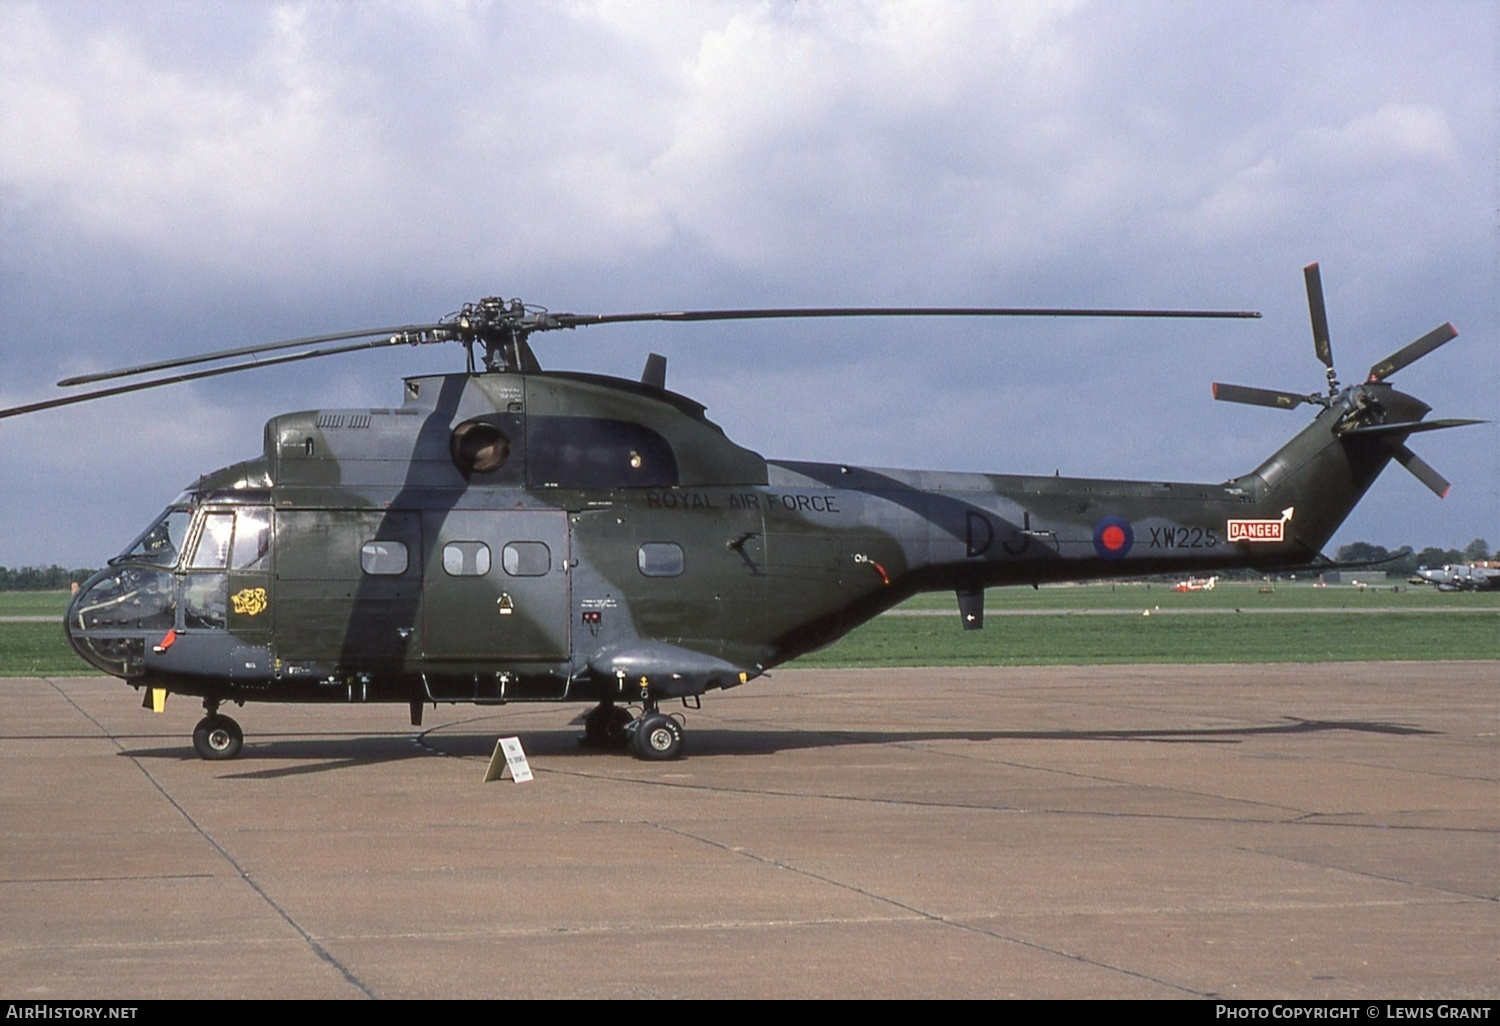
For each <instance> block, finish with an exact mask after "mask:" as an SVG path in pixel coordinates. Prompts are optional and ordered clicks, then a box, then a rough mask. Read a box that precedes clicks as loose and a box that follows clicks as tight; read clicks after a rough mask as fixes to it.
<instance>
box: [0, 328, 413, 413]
mask: <svg viewBox="0 0 1500 1026" xmlns="http://www.w3.org/2000/svg"><path fill="white" fill-rule="evenodd" d="M405 344H407V343H406V340H405V339H402V338H400V337H399V336H395V337H388V338H378V339H372V340H370V341H366V342H356V343H354V344H353V345H347V346H334V347H333V348H332V349H313V350H309V351H308V352H305V353H292V354H291V355H289V356H273V357H271V358H270V359H267V360H252V361H251V362H249V363H237V364H234V365H233V366H229V367H213V368H210V369H209V370H201V371H190V372H188V373H186V374H174V375H172V376H171V377H166V378H153V379H152V380H150V381H137V382H134V383H132V384H129V385H116V386H114V387H113V388H101V389H99V390H97V391H94V392H83V393H81V394H78V395H70V396H65V397H63V398H61V399H48V400H45V401H43V402H39V403H28V404H27V405H25V406H12V407H11V408H10V409H8V410H0V420H3V419H5V418H6V417H18V416H20V415H21V414H23V413H36V412H38V411H40V410H50V409H52V408H54V407H57V406H71V405H73V404H74V403H83V402H88V401H89V400H90V399H103V398H105V397H106V396H111V395H124V394H125V393H126V392H140V391H143V390H145V389H148V388H157V387H159V386H161V385H175V384H178V383H179V382H183V381H196V380H198V379H199V378H212V377H217V376H218V375H220V374H233V373H234V372H235V371H242V370H253V369H254V368H256V367H274V366H276V365H277V364H279V363H295V362H296V361H298V360H311V359H313V358H314V357H317V356H334V355H336V354H338V353H352V352H356V351H358V350H361V349H375V348H378V347H380V346H390V345H405Z"/></svg>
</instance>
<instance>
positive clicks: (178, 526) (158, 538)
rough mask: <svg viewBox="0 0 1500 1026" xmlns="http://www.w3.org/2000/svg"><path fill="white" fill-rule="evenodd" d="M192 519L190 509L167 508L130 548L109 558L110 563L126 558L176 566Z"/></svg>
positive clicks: (140, 561) (158, 564)
mask: <svg viewBox="0 0 1500 1026" xmlns="http://www.w3.org/2000/svg"><path fill="white" fill-rule="evenodd" d="M192 519H193V514H192V512H191V511H190V510H185V509H169V510H167V511H166V512H165V513H163V514H162V515H161V518H160V519H158V520H157V521H156V522H155V523H154V524H152V525H151V526H150V527H148V528H146V530H145V533H143V534H142V535H141V536H140V537H139V538H137V539H136V540H135V541H134V542H133V543H132V544H131V546H130V548H128V549H126V550H125V551H124V552H122V553H120V555H118V556H116V557H115V558H114V559H112V560H110V563H118V562H121V561H123V560H127V559H128V560H132V561H134V562H139V563H154V564H156V565H157V566H176V565H177V556H178V553H180V552H181V551H182V542H183V539H185V538H186V537H187V529H188V524H189V523H191V522H192Z"/></svg>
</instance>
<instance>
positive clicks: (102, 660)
mask: <svg viewBox="0 0 1500 1026" xmlns="http://www.w3.org/2000/svg"><path fill="white" fill-rule="evenodd" d="M176 606H177V604H176V599H175V589H174V587H173V580H172V575H171V573H169V572H167V571H165V570H157V569H153V568H149V567H141V566H119V567H110V568H109V569H107V570H102V571H100V572H99V573H97V574H95V575H94V576H93V577H90V578H89V579H88V580H87V581H85V582H84V583H83V585H82V586H81V587H80V588H79V589H78V591H77V593H76V594H74V596H73V598H72V600H71V601H69V603H68V612H67V616H66V619H65V620H64V622H63V629H64V630H65V631H66V632H67V635H68V641H69V643H70V644H72V646H73V650H74V651H75V652H77V653H78V654H79V655H80V656H81V657H83V659H84V660H85V661H87V662H89V663H91V664H92V665H94V666H96V667H98V668H99V669H101V670H103V671H104V672H105V673H108V674H110V675H111V676H115V677H126V678H128V677H138V676H140V675H141V674H142V673H144V672H145V657H146V644H147V640H148V639H149V638H156V637H160V636H161V635H162V634H163V633H164V632H166V631H168V630H170V629H171V628H172V625H173V623H174V621H175V619H176Z"/></svg>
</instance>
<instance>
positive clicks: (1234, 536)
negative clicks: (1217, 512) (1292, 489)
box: [1226, 506, 1296, 542]
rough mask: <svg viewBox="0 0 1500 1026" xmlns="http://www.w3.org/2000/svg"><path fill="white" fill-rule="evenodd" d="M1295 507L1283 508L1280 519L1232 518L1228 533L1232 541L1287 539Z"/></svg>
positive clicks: (1276, 540) (1275, 540) (1274, 540)
mask: <svg viewBox="0 0 1500 1026" xmlns="http://www.w3.org/2000/svg"><path fill="white" fill-rule="evenodd" d="M1295 509H1296V507H1295V506H1288V507H1287V508H1286V509H1284V510H1282V511H1281V519H1280V520H1231V521H1229V523H1228V530H1227V532H1226V533H1227V534H1228V535H1229V540H1230V542H1280V541H1286V524H1287V521H1288V520H1290V519H1292V511H1293V510H1295Z"/></svg>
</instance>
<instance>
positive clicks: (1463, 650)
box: [0, 583, 1500, 677]
mask: <svg viewBox="0 0 1500 1026" xmlns="http://www.w3.org/2000/svg"><path fill="white" fill-rule="evenodd" d="M67 599H68V597H67V595H66V593H63V592H5V593H0V618H5V617H22V616H26V617H30V616H46V617H49V618H51V619H49V620H48V621H46V622H40V623H30V622H25V623H17V622H0V676H10V677H15V676H34V675H44V676H45V675H58V676H61V675H67V676H78V675H83V674H88V673H92V672H93V671H92V670H91V669H90V668H89V667H87V666H86V665H85V664H84V663H83V661H82V660H81V659H79V658H78V657H77V656H76V655H75V654H74V653H73V650H72V649H71V648H70V647H69V645H68V643H67V639H66V638H65V637H64V636H63V632H62V627H61V620H62V615H63V610H64V608H65V607H66V605H67ZM945 613H946V614H947V615H944V614H945ZM1147 613H1149V614H1150V615H1146V614H1147ZM1111 614H1113V615H1111ZM1497 658H1500V593H1496V592H1489V593H1483V594H1477V593H1455V594H1441V593H1439V592H1438V591H1437V590H1436V589H1433V588H1403V589H1402V590H1399V591H1398V590H1394V589H1393V588H1392V587H1391V586H1385V587H1383V588H1379V589H1376V588H1367V589H1364V590H1360V589H1357V588H1354V587H1350V586H1347V585H1345V586H1338V587H1328V588H1315V587H1312V586H1310V585H1303V584H1295V585H1278V586H1277V587H1276V589H1275V590H1274V591H1263V590H1261V588H1260V587H1259V586H1257V585H1254V584H1220V585H1219V586H1218V587H1217V588H1216V589H1214V590H1213V591H1210V592H1190V593H1186V594H1184V593H1181V592H1173V591H1172V590H1171V589H1170V587H1167V586H1164V585H1159V584H1153V585H1147V584H1137V583H1128V584H1114V585H1110V584H1095V585H1068V586H1058V587H1047V588H1041V589H1039V590H1033V589H1031V588H1000V589H994V590H992V591H991V592H990V593H989V595H988V597H987V600H986V623H985V628H984V630H982V631H964V630H961V629H960V627H959V621H958V607H957V604H956V602H955V600H954V597H953V596H952V595H951V594H943V595H923V596H919V597H918V598H915V599H913V600H912V601H910V602H908V603H906V604H905V605H903V606H902V607H900V609H899V610H897V611H896V613H895V614H893V615H888V616H882V617H878V618H877V619H875V620H874V621H872V622H871V623H868V624H866V625H865V626H863V627H860V628H859V629H857V630H855V631H854V632H852V633H851V634H850V635H849V636H847V637H845V638H844V639H842V640H841V641H839V642H838V643H837V644H835V645H833V646H831V647H829V648H826V649H824V650H823V651H821V652H814V653H813V654H811V655H809V656H805V657H803V658H802V659H799V660H797V661H796V662H795V663H794V664H793V665H795V666H809V667H833V666H1021V665H1046V664H1090V663H1219V662H1229V663H1268V662H1328V661H1337V662H1342V661H1357V660H1386V659H1417V660H1432V659H1497Z"/></svg>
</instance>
